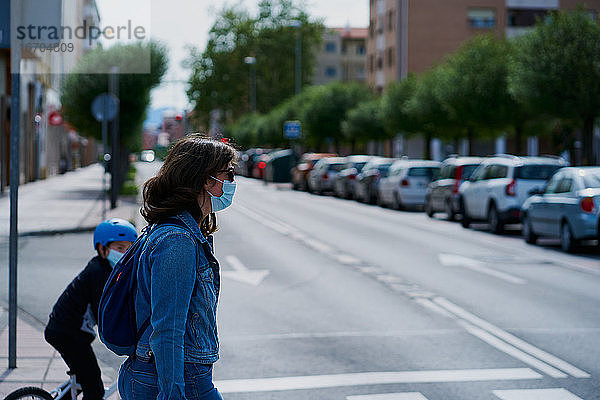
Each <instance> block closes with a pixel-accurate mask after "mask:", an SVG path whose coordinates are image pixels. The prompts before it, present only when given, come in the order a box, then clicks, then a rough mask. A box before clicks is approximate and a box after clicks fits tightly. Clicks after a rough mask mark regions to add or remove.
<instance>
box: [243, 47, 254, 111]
mask: <svg viewBox="0 0 600 400" xmlns="http://www.w3.org/2000/svg"><path fill="white" fill-rule="evenodd" d="M244 62H245V63H246V64H248V65H250V110H251V111H252V112H253V113H255V112H256V57H246V58H244Z"/></svg>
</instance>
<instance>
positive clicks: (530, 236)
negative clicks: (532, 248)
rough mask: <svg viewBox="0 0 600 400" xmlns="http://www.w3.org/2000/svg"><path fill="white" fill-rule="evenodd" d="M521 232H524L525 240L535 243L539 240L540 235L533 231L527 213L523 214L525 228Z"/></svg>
mask: <svg viewBox="0 0 600 400" xmlns="http://www.w3.org/2000/svg"><path fill="white" fill-rule="evenodd" d="M521 233H522V234H523V239H525V242H527V243H529V244H535V243H536V242H537V239H538V236H537V235H536V234H535V232H534V231H533V228H532V226H531V221H530V219H529V216H527V214H525V215H523V228H522V229H521Z"/></svg>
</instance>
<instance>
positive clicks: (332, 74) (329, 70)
mask: <svg viewBox="0 0 600 400" xmlns="http://www.w3.org/2000/svg"><path fill="white" fill-rule="evenodd" d="M336 75H337V69H335V67H327V68H325V76H327V77H329V78H334V77H335V76H336Z"/></svg>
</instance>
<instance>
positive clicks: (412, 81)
mask: <svg viewBox="0 0 600 400" xmlns="http://www.w3.org/2000/svg"><path fill="white" fill-rule="evenodd" d="M417 82H418V80H417V77H416V75H413V74H410V75H408V76H407V77H406V78H405V79H403V80H402V81H400V82H394V83H392V84H390V85H389V86H388V87H387V88H386V90H385V93H384V95H383V97H382V102H381V108H382V114H383V119H384V126H385V129H386V131H387V132H388V133H389V134H390V135H395V134H397V133H400V132H405V133H417V132H418V131H419V128H420V126H419V125H418V121H416V120H415V119H414V118H412V117H413V115H409V114H408V113H407V106H408V103H409V101H410V100H411V99H412V98H413V97H414V96H415V93H416V90H417Z"/></svg>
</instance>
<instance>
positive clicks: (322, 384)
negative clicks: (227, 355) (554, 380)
mask: <svg viewBox="0 0 600 400" xmlns="http://www.w3.org/2000/svg"><path fill="white" fill-rule="evenodd" d="M542 378H543V377H542V375H540V374H538V373H537V372H535V371H533V370H532V369H530V368H498V369H464V370H439V371H401V372H365V373H355V374H338V375H313V376H291V377H280V378H256V379H231V380H222V381H215V383H214V384H215V386H216V387H217V388H218V389H219V392H221V393H249V392H272V391H279V390H300V389H322V388H331V387H342V386H362V385H385V384H399V383H439V382H478V381H502V380H523V379H542Z"/></svg>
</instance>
